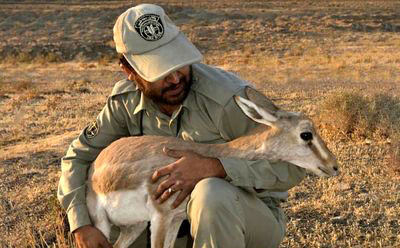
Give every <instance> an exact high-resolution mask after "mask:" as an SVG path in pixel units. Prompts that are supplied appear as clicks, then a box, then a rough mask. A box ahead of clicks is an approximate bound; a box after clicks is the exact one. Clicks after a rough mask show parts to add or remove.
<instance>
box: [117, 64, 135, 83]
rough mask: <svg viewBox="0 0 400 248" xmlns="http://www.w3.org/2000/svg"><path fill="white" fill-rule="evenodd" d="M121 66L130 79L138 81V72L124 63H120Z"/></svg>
mask: <svg viewBox="0 0 400 248" xmlns="http://www.w3.org/2000/svg"><path fill="white" fill-rule="evenodd" d="M119 67H121V69H122V71H123V72H124V73H125V75H126V76H127V77H128V79H129V80H131V81H136V75H137V74H136V72H135V71H132V70H131V69H130V68H128V67H127V66H125V65H124V64H122V63H120V64H119Z"/></svg>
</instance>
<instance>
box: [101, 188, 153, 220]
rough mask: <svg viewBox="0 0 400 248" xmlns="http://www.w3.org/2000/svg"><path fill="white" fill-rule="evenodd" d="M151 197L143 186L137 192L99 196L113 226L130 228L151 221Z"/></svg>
mask: <svg viewBox="0 0 400 248" xmlns="http://www.w3.org/2000/svg"><path fill="white" fill-rule="evenodd" d="M149 197H150V196H149V195H148V192H147V189H146V187H145V186H144V185H141V186H140V187H139V188H137V189H135V190H122V191H114V192H110V193H107V194H105V195H102V196H99V203H100V204H101V205H102V207H103V209H105V210H106V212H107V216H108V218H109V220H110V221H111V222H112V223H113V224H115V225H117V226H129V225H132V224H135V223H138V222H143V221H149V220H150V211H151V209H149V204H148V201H150V199H149Z"/></svg>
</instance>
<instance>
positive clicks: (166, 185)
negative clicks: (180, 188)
mask: <svg viewBox="0 0 400 248" xmlns="http://www.w3.org/2000/svg"><path fill="white" fill-rule="evenodd" d="M172 185H174V181H173V180H172V179H166V180H164V181H162V182H161V183H160V184H159V185H158V187H157V190H156V192H155V194H154V198H155V199H156V200H157V199H158V198H159V197H160V196H161V195H162V193H164V191H166V190H168V189H169V188H170V187H171V186H172Z"/></svg>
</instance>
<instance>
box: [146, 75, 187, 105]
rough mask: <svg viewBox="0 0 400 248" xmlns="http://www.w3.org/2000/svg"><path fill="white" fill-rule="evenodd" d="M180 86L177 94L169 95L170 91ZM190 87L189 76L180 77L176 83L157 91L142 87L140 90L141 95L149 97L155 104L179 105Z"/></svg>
mask: <svg viewBox="0 0 400 248" xmlns="http://www.w3.org/2000/svg"><path fill="white" fill-rule="evenodd" d="M180 87H182V90H181V91H180V92H179V93H178V94H176V95H169V93H170V92H171V91H174V90H176V89H178V88H180ZM191 87H192V80H191V78H186V77H182V78H181V80H180V81H179V83H178V84H172V85H171V86H169V87H167V88H164V89H161V90H157V91H156V90H152V89H149V88H146V87H143V89H142V92H143V95H145V96H146V97H147V98H149V99H151V100H152V101H153V102H154V103H156V104H163V105H179V104H182V103H183V101H184V100H185V99H186V97H187V96H188V94H189V91H190V88H191Z"/></svg>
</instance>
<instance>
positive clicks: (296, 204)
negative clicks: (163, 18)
mask: <svg viewBox="0 0 400 248" xmlns="http://www.w3.org/2000/svg"><path fill="white" fill-rule="evenodd" d="M1 2H2V1H0V113H1V115H0V247H72V246H73V244H72V243H73V241H72V240H71V238H70V237H69V236H68V229H67V225H66V223H65V219H64V217H65V215H64V214H63V211H62V210H61V209H60V207H59V205H58V202H57V199H56V191H57V184H58V179H59V175H60V158H61V157H62V156H63V155H64V153H65V152H66V149H67V147H68V145H69V143H70V142H71V140H72V139H73V138H74V137H76V136H77V135H78V134H79V132H80V130H82V129H83V128H84V127H85V126H86V125H88V124H89V123H91V122H92V121H93V120H94V119H95V118H96V115H97V114H98V113H99V111H100V110H101V109H102V107H103V105H104V103H105V101H106V99H107V96H108V94H109V93H110V92H111V89H112V87H113V84H114V83H115V82H117V81H118V80H120V79H122V78H123V77H124V75H123V74H122V73H121V72H120V70H119V67H118V65H117V63H116V54H115V51H114V47H113V42H112V27H113V24H114V21H115V20H116V18H117V16H118V15H119V14H120V13H122V12H123V11H124V10H125V9H127V8H128V7H131V6H133V5H134V2H133V1H125V2H123V1H120V2H116V1H114V2H87V3H86V4H85V3H82V2H81V3H79V4H72V3H69V2H68V1H62V2H60V4H28V3H21V4H5V3H1ZM149 2H152V1H149ZM161 5H162V6H163V7H164V8H165V10H166V12H167V13H168V14H169V16H170V17H171V19H172V20H174V21H175V22H176V23H177V24H178V25H179V27H180V28H181V30H182V31H183V32H184V33H186V35H187V36H188V37H189V38H190V39H191V40H192V41H193V42H194V44H195V45H196V46H197V47H198V48H199V49H200V50H201V52H202V53H203V54H204V57H205V59H204V62H205V63H208V64H212V65H216V66H219V67H222V68H224V69H227V70H230V71H233V72H235V73H237V74H239V75H240V76H241V77H243V78H245V79H246V80H248V81H250V82H252V83H253V85H254V86H255V87H256V88H258V89H259V90H261V91H263V92H264V93H265V94H266V95H268V96H269V97H270V98H271V99H273V100H274V101H275V102H276V103H277V104H278V105H280V106H281V107H282V108H284V109H286V110H290V111H304V112H305V113H307V114H308V115H309V116H311V117H312V118H313V119H314V120H315V122H316V124H317V126H318V127H319V132H320V134H321V135H322V136H323V137H324V139H325V140H326V142H327V144H328V146H329V148H330V149H331V150H332V151H333V152H334V154H335V155H336V156H337V158H338V161H339V163H340V169H341V174H340V175H339V176H338V177H335V178H330V179H323V178H317V177H315V176H313V175H311V174H310V175H308V176H307V177H306V179H305V180H304V181H303V182H302V183H301V184H300V185H299V186H297V187H295V188H293V189H291V190H290V192H289V194H290V197H289V200H288V202H286V203H284V204H283V207H284V210H285V212H286V214H287V217H288V224H287V235H286V238H285V239H284V241H283V243H282V245H281V247H287V248H289V247H290V248H292V247H307V248H308V247H352V248H355V247H359V248H364V247H400V184H399V182H400V162H399V157H398V156H399V155H398V154H399V147H400V146H399V145H398V144H399V140H398V139H399V137H400V136H399V133H400V131H399V128H398V127H400V122H399V121H400V100H399V97H400V12H399V10H400V2H399V1H324V2H320V1H243V2H238V1H214V2H212V1H209V2H197V1H186V2H183V1H182V2H177V1H174V2H171V1H164V2H163V3H162V4H161ZM260 247H262V245H261V244H260Z"/></svg>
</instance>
